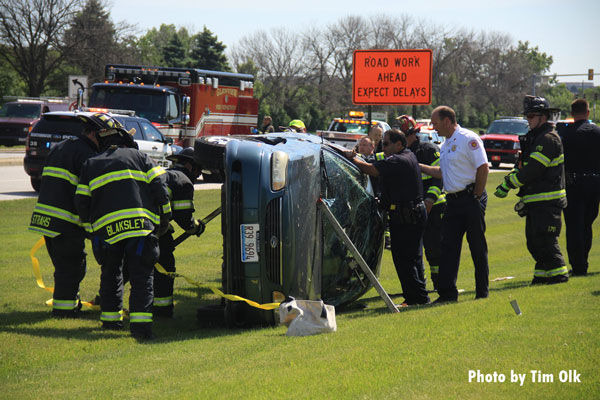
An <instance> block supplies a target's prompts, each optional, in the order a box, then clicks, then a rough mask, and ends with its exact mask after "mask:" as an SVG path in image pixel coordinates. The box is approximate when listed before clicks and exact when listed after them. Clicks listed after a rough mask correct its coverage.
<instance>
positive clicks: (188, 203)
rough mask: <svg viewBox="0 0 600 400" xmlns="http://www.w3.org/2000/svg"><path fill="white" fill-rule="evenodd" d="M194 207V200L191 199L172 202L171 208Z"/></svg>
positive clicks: (183, 208)
mask: <svg viewBox="0 0 600 400" xmlns="http://www.w3.org/2000/svg"><path fill="white" fill-rule="evenodd" d="M193 208H194V202H193V201H191V200H177V201H174V202H173V210H188V209H193Z"/></svg>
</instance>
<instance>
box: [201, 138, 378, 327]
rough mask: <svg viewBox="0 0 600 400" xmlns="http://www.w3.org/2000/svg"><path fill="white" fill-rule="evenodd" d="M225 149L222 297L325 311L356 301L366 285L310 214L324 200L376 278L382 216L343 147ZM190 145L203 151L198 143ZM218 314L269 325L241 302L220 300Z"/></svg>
mask: <svg viewBox="0 0 600 400" xmlns="http://www.w3.org/2000/svg"><path fill="white" fill-rule="evenodd" d="M224 139H225V138H224ZM225 142H226V144H225V146H224V147H222V146H221V147H218V148H216V150H215V151H216V153H217V154H221V162H222V163H223V164H224V170H225V183H224V185H223V186H222V212H223V214H222V218H221V221H222V233H223V249H224V250H223V253H224V257H223V259H224V263H223V282H222V283H223V288H224V291H225V292H227V293H231V294H235V295H238V296H242V297H244V298H248V299H250V300H253V301H256V302H258V303H271V302H274V301H281V300H282V299H283V297H284V296H292V297H295V298H300V299H323V301H324V302H325V303H327V304H333V305H335V306H343V305H345V304H348V303H350V302H352V301H354V300H355V299H357V298H358V297H360V296H361V295H363V294H364V293H365V292H366V291H367V290H368V289H369V288H370V287H371V285H370V283H369V280H368V278H367V277H366V276H365V275H364V273H363V271H362V270H361V268H360V267H359V265H358V264H357V263H356V261H355V260H354V259H353V257H352V255H351V253H350V251H349V250H348V249H347V248H346V247H345V245H344V244H343V242H342V241H341V240H340V239H339V238H338V237H337V236H336V233H335V231H334V229H333V227H332V226H331V224H330V222H329V221H328V220H327V219H326V218H325V216H323V215H321V211H319V209H318V206H317V203H318V202H319V199H324V201H325V202H326V203H327V204H328V205H329V207H330V209H331V210H332V213H333V214H334V215H335V217H336V219H337V220H338V221H339V222H340V223H341V225H342V226H343V227H344V228H345V232H346V233H347V234H348V236H349V237H350V239H351V240H352V242H353V243H354V245H355V246H356V247H357V249H358V250H359V251H360V253H361V255H362V257H363V258H364V260H365V261H366V262H367V264H368V265H369V267H370V268H371V270H372V271H373V272H374V273H375V274H376V275H378V274H379V269H380V261H381V256H382V251H383V231H384V228H383V222H382V217H381V214H380V212H379V210H378V207H377V202H376V200H375V197H374V195H373V190H372V187H371V184H370V180H369V178H368V176H366V175H363V174H362V173H361V172H360V171H359V170H358V168H357V167H356V166H354V165H353V164H352V163H351V162H349V161H348V160H347V159H346V158H345V157H344V156H343V155H342V153H341V152H342V150H343V147H341V146H336V145H335V144H332V143H329V142H327V141H324V140H322V139H321V138H320V137H318V136H315V135H309V134H300V133H273V134H265V135H252V136H243V137H227V138H226V140H225ZM222 144H223V143H222ZM196 145H197V146H196V150H198V146H200V148H201V149H202V153H203V154H205V153H206V152H207V148H206V147H207V143H206V142H202V141H200V140H199V139H198V140H196ZM199 154H200V153H199V152H197V151H196V154H195V157H199ZM217 158H218V156H217ZM223 312H224V316H225V318H226V320H227V322H228V324H229V325H232V326H244V325H254V324H273V323H275V322H277V321H276V318H275V314H274V312H273V311H263V310H259V309H257V308H251V307H250V306H248V305H246V304H245V303H243V302H230V301H226V302H225V306H224V309H223Z"/></svg>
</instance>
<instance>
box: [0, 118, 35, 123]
mask: <svg viewBox="0 0 600 400" xmlns="http://www.w3.org/2000/svg"><path fill="white" fill-rule="evenodd" d="M33 121H35V119H31V118H21V117H0V124H6V123H10V124H23V125H29V124H31V123H32V122H33Z"/></svg>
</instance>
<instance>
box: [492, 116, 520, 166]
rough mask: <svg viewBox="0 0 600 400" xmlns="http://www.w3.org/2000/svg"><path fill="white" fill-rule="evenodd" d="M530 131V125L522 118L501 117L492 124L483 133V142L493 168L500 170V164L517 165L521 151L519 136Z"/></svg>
mask: <svg viewBox="0 0 600 400" xmlns="http://www.w3.org/2000/svg"><path fill="white" fill-rule="evenodd" d="M528 131H529V124H528V123H527V120H525V119H523V118H521V117H501V118H499V119H497V120H495V121H494V122H492V123H491V124H490V126H489V128H488V129H487V131H486V132H485V133H484V132H483V131H481V132H480V134H481V135H482V136H481V140H482V141H483V146H484V147H485V152H486V154H487V158H488V160H489V161H490V162H491V163H492V167H494V168H498V167H499V166H500V163H509V164H515V163H516V162H517V160H518V158H519V151H520V150H521V144H520V143H519V136H522V135H525V134H526V133H527V132H528Z"/></svg>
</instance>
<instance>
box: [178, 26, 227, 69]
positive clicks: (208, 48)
mask: <svg viewBox="0 0 600 400" xmlns="http://www.w3.org/2000/svg"><path fill="white" fill-rule="evenodd" d="M225 47H226V46H225V45H224V44H223V42H219V41H218V40H217V35H215V34H213V33H212V32H211V31H210V30H208V28H206V26H204V29H203V30H202V32H199V33H197V34H195V35H194V36H192V48H191V50H190V60H189V62H188V63H189V66H190V67H192V68H200V69H210V70H216V71H231V68H230V67H229V63H228V62H227V57H226V56H225V54H224V51H225Z"/></svg>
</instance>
